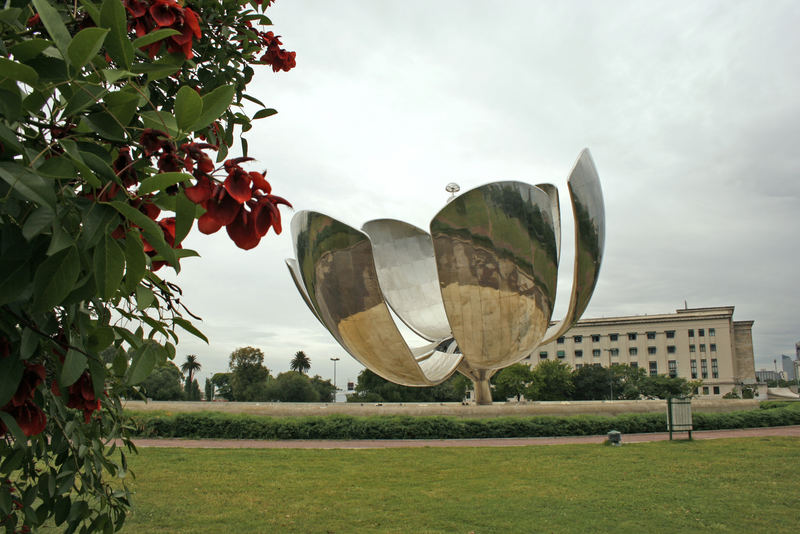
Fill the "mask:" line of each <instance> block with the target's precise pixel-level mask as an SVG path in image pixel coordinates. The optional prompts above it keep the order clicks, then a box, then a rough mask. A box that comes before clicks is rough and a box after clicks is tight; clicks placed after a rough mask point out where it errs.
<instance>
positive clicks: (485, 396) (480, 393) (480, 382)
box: [470, 373, 492, 404]
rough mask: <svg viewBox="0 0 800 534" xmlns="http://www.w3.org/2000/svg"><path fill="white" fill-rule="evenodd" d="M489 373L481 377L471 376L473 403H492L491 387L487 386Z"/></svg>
mask: <svg viewBox="0 0 800 534" xmlns="http://www.w3.org/2000/svg"><path fill="white" fill-rule="evenodd" d="M490 376H491V375H489V374H488V373H487V374H484V376H483V377H482V378H479V379H475V378H472V377H470V378H472V384H473V387H474V388H475V404H491V403H492V389H491V388H490V387H489V378H490Z"/></svg>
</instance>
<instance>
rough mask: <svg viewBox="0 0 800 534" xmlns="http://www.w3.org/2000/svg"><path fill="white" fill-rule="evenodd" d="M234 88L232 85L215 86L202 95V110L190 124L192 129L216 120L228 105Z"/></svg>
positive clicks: (234, 90)
mask: <svg viewBox="0 0 800 534" xmlns="http://www.w3.org/2000/svg"><path fill="white" fill-rule="evenodd" d="M235 93H236V88H235V87H234V86H232V85H223V86H222V87H217V88H216V89H214V90H213V91H211V92H210V93H208V94H207V95H205V96H204V97H203V111H202V113H200V116H199V117H198V118H197V120H196V121H195V123H194V124H192V126H191V130H192V131H196V130H200V129H201V128H205V127H206V126H208V125H209V124H211V123H212V122H214V121H215V120H217V119H218V118H219V117H220V116H221V115H222V114H223V113H225V111H226V110H227V109H228V108H229V107H230V105H231V102H233V95H234V94H235Z"/></svg>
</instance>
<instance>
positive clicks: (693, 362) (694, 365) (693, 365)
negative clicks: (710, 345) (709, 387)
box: [689, 360, 697, 378]
mask: <svg viewBox="0 0 800 534" xmlns="http://www.w3.org/2000/svg"><path fill="white" fill-rule="evenodd" d="M689 366H690V367H691V368H692V378H697V360H689Z"/></svg>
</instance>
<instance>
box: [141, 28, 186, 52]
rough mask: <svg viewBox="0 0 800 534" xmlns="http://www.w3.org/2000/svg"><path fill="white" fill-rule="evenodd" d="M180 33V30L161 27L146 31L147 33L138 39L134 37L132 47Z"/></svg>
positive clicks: (142, 45) (148, 43) (145, 44)
mask: <svg viewBox="0 0 800 534" xmlns="http://www.w3.org/2000/svg"><path fill="white" fill-rule="evenodd" d="M180 34H181V32H179V31H178V30H173V29H172V28H161V29H160V30H155V31H152V32H150V33H148V34H147V35H143V36H141V37H139V38H138V39H134V40H133V47H134V48H142V47H145V46H147V45H150V44H153V43H155V42H156V41H161V40H162V39H166V38H167V37H171V36H173V35H180Z"/></svg>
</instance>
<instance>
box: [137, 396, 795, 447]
mask: <svg viewBox="0 0 800 534" xmlns="http://www.w3.org/2000/svg"><path fill="white" fill-rule="evenodd" d="M693 417H694V428H695V430H716V429H723V428H755V427H764V426H786V425H796V424H800V402H798V403H795V404H794V405H789V406H778V407H775V408H772V409H763V410H762V409H757V410H746V411H737V412H726V413H704V412H694V413H693ZM133 419H134V421H135V422H136V427H137V430H138V432H139V435H141V436H142V437H163V438H213V439H466V438H490V437H491V438H510V437H545V436H588V435H602V434H606V433H608V431H610V430H618V431H620V432H622V433H623V434H632V433H642V432H664V431H665V430H666V428H667V426H666V425H667V418H666V409H665V410H664V411H663V412H658V413H637V414H625V415H619V416H614V417H609V416H600V415H597V416H589V415H573V416H563V417H555V416H533V417H495V418H483V419H470V418H459V417H442V416H419V417H412V416H371V417H356V416H347V415H329V416H319V417H268V416H258V415H232V414H224V413H219V412H189V413H178V414H157V413H156V414H154V413H150V412H139V413H135V414H133Z"/></svg>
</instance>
